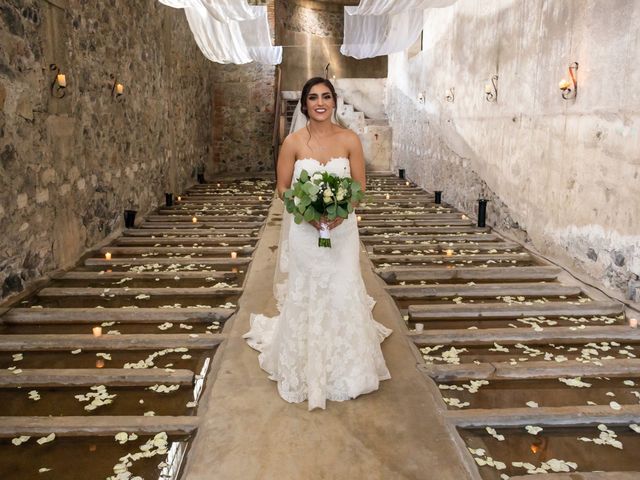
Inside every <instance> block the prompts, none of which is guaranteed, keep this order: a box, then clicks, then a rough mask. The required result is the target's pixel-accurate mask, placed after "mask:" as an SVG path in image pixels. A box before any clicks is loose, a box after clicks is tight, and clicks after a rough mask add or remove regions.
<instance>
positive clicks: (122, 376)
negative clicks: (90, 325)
mask: <svg viewBox="0 0 640 480" xmlns="http://www.w3.org/2000/svg"><path fill="white" fill-rule="evenodd" d="M193 378H194V375H193V372H192V371H191V370H184V369H180V370H172V369H170V370H169V371H168V370H166V369H164V368H65V369H58V368H56V369H49V368H32V369H23V370H22V371H21V372H20V373H19V374H15V373H13V372H12V371H9V370H0V388H11V387H79V386H87V387H88V386H92V385H98V384H100V385H109V386H148V385H155V384H157V383H161V384H172V385H191V384H193Z"/></svg>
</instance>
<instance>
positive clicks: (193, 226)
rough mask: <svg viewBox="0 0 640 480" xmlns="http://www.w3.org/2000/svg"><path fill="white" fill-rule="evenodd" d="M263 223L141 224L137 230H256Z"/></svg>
mask: <svg viewBox="0 0 640 480" xmlns="http://www.w3.org/2000/svg"><path fill="white" fill-rule="evenodd" d="M263 223H264V222H224V221H220V222H219V221H208V222H200V221H198V223H193V222H142V223H141V224H140V225H138V228H145V229H148V228H154V229H157V228H172V229H173V228H176V229H184V230H189V231H190V230H198V229H203V228H211V227H217V228H234V227H238V228H258V227H261V226H262V224H263Z"/></svg>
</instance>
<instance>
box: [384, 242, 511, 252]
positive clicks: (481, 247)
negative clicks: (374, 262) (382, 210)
mask: <svg viewBox="0 0 640 480" xmlns="http://www.w3.org/2000/svg"><path fill="white" fill-rule="evenodd" d="M393 250H398V251H400V252H413V251H416V250H417V251H420V252H424V251H427V250H436V251H440V252H441V253H446V251H447V250H453V251H454V252H456V251H458V250H469V251H473V250H477V251H478V252H484V251H486V250H498V251H500V250H522V246H521V245H520V244H518V243H515V242H482V243H469V242H456V243H453V242H439V243H426V244H423V243H410V244H407V243H389V244H377V245H374V246H373V253H391V251H393ZM432 253H433V252H432Z"/></svg>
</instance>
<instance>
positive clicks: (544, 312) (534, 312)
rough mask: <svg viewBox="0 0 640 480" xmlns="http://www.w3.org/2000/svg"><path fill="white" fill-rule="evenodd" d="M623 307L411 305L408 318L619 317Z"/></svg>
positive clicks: (589, 304)
mask: <svg viewBox="0 0 640 480" xmlns="http://www.w3.org/2000/svg"><path fill="white" fill-rule="evenodd" d="M622 311H623V310H622V304H620V303H618V302H608V301H599V302H586V303H580V304H571V303H567V302H548V303H536V304H534V305H524V304H515V303H514V304H507V303H474V304H451V305H410V306H409V316H410V317H411V318H412V319H413V320H455V319H480V318H514V319H515V318H522V317H534V316H545V317H558V316H565V315H566V316H579V317H584V316H589V315H619V314H621V313H622Z"/></svg>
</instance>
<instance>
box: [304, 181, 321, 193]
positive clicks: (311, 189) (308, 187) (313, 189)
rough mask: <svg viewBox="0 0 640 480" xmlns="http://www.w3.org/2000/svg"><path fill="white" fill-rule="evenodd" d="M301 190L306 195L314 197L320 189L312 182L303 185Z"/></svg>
mask: <svg viewBox="0 0 640 480" xmlns="http://www.w3.org/2000/svg"><path fill="white" fill-rule="evenodd" d="M303 188H304V191H305V192H306V193H307V195H315V194H316V193H318V191H320V187H318V186H317V185H316V184H315V183H312V182H309V183H305V184H304V187H303Z"/></svg>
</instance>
